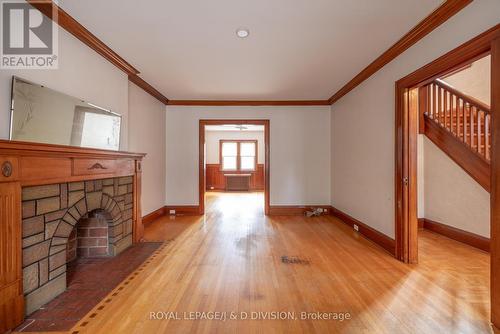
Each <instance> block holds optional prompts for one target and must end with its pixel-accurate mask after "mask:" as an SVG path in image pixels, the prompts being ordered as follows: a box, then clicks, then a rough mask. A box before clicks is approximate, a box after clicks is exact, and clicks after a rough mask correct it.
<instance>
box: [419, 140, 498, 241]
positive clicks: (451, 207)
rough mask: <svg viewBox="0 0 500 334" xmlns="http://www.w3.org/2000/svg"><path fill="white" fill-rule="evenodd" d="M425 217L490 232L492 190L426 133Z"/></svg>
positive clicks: (485, 233)
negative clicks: (452, 158)
mask: <svg viewBox="0 0 500 334" xmlns="http://www.w3.org/2000/svg"><path fill="white" fill-rule="evenodd" d="M422 139H423V155H424V183H425V188H424V192H423V193H424V196H423V197H424V201H425V216H424V217H425V218H427V219H431V220H434V221H436V222H439V223H443V224H446V225H450V226H453V227H456V228H459V229H461V230H465V231H469V232H472V233H476V234H479V235H482V236H484V237H489V236H490V194H489V193H488V192H487V191H486V190H484V189H483V187H481V186H480V185H479V183H477V182H476V181H475V180H474V179H473V178H472V177H470V176H469V175H468V174H467V173H466V172H465V171H464V170H463V169H462V168H461V167H460V166H458V165H457V164H456V163H455V162H454V161H453V160H451V159H450V158H449V157H448V156H447V155H446V153H444V152H443V151H441V149H439V148H438V147H437V146H436V145H434V143H433V142H431V141H430V140H429V139H428V138H427V137H424V136H423V138H422Z"/></svg>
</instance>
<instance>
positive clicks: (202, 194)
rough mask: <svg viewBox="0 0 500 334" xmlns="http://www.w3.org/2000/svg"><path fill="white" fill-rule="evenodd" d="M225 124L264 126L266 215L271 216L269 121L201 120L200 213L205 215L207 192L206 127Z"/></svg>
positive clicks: (199, 163)
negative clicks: (205, 164)
mask: <svg viewBox="0 0 500 334" xmlns="http://www.w3.org/2000/svg"><path fill="white" fill-rule="evenodd" d="M223 124H255V125H264V150H265V152H264V157H265V158H264V213H265V214H266V215H268V214H269V207H270V191H271V187H270V182H269V179H270V168H269V164H270V152H271V151H270V144H271V143H270V130H271V127H270V121H269V120H268V119H264V120H263V119H200V120H199V126H198V138H199V142H198V145H199V148H198V194H199V197H198V201H199V213H200V214H204V213H205V191H206V175H205V166H204V161H205V149H204V146H205V126H206V125H223Z"/></svg>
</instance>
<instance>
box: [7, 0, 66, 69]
mask: <svg viewBox="0 0 500 334" xmlns="http://www.w3.org/2000/svg"><path fill="white" fill-rule="evenodd" d="M31 2H32V3H34V4H36V3H37V2H36V1H31ZM39 3H44V4H45V6H47V8H52V18H53V19H50V18H48V17H47V16H45V15H44V14H42V13H41V12H40V11H39V10H38V9H36V8H34V7H33V6H32V5H31V4H29V3H27V2H26V1H24V0H1V1H0V16H1V18H2V24H1V26H0V28H1V29H2V32H1V38H2V40H1V43H0V44H1V47H2V49H1V63H0V68H2V69H24V70H25V69H57V67H58V43H57V42H58V38H57V33H58V25H57V24H56V23H54V22H55V21H57V17H56V16H57V7H56V6H50V5H49V4H48V2H47V1H46V0H40V1H39ZM54 3H55V2H54Z"/></svg>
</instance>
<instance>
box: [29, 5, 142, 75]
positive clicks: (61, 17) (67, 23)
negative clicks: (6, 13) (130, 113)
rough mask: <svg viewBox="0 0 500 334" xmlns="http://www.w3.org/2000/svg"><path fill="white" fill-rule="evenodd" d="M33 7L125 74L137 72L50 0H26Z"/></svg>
mask: <svg viewBox="0 0 500 334" xmlns="http://www.w3.org/2000/svg"><path fill="white" fill-rule="evenodd" d="M27 2H29V3H30V4H31V5H32V6H33V7H34V8H36V9H38V10H39V11H40V12H42V13H43V14H44V15H45V16H47V17H48V18H50V19H52V20H54V21H55V22H56V23H57V24H59V26H60V27H61V28H63V29H65V30H66V31H67V32H69V33H70V34H72V35H73V36H75V37H76V38H78V39H79V40H80V41H82V42H83V43H84V44H86V45H87V46H89V47H90V48H91V49H92V50H94V51H95V52H97V53H98V54H100V55H101V56H103V57H104V58H106V59H107V60H108V61H110V62H111V63H112V64H113V65H115V66H116V67H118V68H119V69H120V70H122V71H123V72H125V73H127V74H129V75H130V74H138V73H139V71H138V70H137V69H136V68H134V67H133V66H132V65H130V64H129V63H128V62H127V61H126V60H125V59H123V58H122V57H120V55H118V54H117V53H116V52H114V51H113V50H111V48H110V47H109V46H107V45H106V44H104V42H102V41H101V40H100V39H99V38H97V37H96V36H95V35H94V34H92V33H91V32H90V31H88V30H87V29H86V28H85V27H84V26H83V25H81V24H80V23H79V22H78V21H77V20H75V19H74V18H73V17H72V16H71V15H69V14H68V13H66V12H65V11H64V10H63V9H62V8H61V7H59V6H57V5H56V4H55V3H54V2H53V1H52V0H46V1H43V0H27Z"/></svg>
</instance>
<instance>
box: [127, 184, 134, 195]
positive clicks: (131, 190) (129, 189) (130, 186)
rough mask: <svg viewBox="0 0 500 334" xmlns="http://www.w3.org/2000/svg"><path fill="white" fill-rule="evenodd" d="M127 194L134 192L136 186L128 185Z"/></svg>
mask: <svg viewBox="0 0 500 334" xmlns="http://www.w3.org/2000/svg"><path fill="white" fill-rule="evenodd" d="M127 192H128V193H132V192H134V185H133V184H127Z"/></svg>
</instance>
